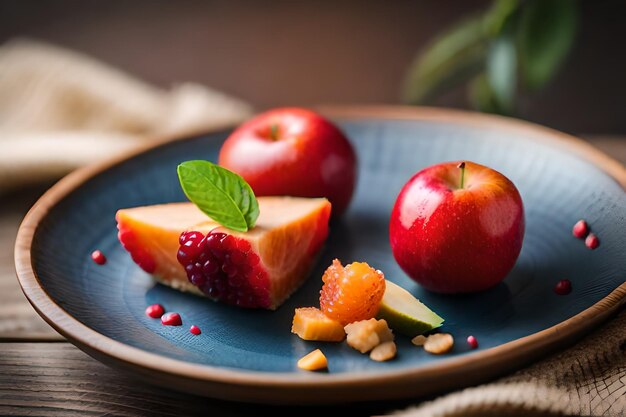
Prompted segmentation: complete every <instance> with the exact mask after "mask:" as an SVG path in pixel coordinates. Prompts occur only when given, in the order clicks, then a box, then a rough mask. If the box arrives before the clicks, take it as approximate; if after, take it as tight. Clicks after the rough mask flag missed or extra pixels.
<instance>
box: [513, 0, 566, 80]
mask: <svg viewBox="0 0 626 417" xmlns="http://www.w3.org/2000/svg"><path fill="white" fill-rule="evenodd" d="M577 26H578V2H577V1H574V0H529V1H527V2H526V3H525V4H524V6H523V7H522V10H521V16H520V27H519V31H518V43H519V56H520V64H521V69H522V79H523V80H524V83H525V85H526V86H527V87H528V88H529V89H531V90H537V89H539V88H541V87H543V86H544V85H545V84H546V83H547V82H548V81H549V80H550V79H551V78H552V76H553V75H554V74H555V73H556V71H557V69H558V67H559V66H560V65H561V63H562V62H563V60H564V59H565V57H566V56H567V53H568V52H569V50H570V49H571V47H572V45H573V43H574V37H575V35H576V29H577Z"/></svg>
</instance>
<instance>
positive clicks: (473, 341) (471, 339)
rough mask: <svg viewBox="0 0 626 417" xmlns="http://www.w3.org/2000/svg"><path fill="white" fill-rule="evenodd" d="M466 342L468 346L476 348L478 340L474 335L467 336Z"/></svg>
mask: <svg viewBox="0 0 626 417" xmlns="http://www.w3.org/2000/svg"><path fill="white" fill-rule="evenodd" d="M467 344H468V345H469V347H470V348H472V349H476V348H477V347H478V340H476V338H475V337H474V336H467Z"/></svg>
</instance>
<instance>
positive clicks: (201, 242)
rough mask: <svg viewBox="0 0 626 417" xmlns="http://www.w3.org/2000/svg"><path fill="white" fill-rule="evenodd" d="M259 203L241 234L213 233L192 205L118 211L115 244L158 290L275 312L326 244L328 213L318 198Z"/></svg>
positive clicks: (267, 199)
mask: <svg viewBox="0 0 626 417" xmlns="http://www.w3.org/2000/svg"><path fill="white" fill-rule="evenodd" d="M258 202H259V210H260V215H259V218H258V219H257V222H256V226H255V227H254V228H253V229H251V230H249V231H248V232H236V231H233V230H229V229H227V228H225V227H222V226H220V225H219V224H218V223H216V222H214V221H213V220H212V219H211V218H209V217H207V215H206V214H204V213H202V212H201V211H200V210H199V209H198V208H197V207H196V206H195V205H194V204H192V203H171V204H161V205H154V206H145V207H136V208H129V209H122V210H119V211H118V212H117V215H116V219H117V222H118V229H119V234H118V237H119V239H120V242H121V243H122V245H123V246H124V248H126V250H127V251H128V252H130V254H131V256H132V258H133V260H134V261H135V262H136V263H137V264H139V266H141V267H142V268H143V269H144V270H145V271H146V272H148V273H151V274H153V276H154V278H155V279H157V280H158V281H160V282H161V283H163V284H165V285H169V286H171V287H173V288H177V289H180V290H183V291H190V292H194V293H196V294H200V295H205V296H207V297H209V298H212V299H213V300H216V301H222V302H226V303H229V304H235V305H239V306H243V307H259V308H267V309H275V308H277V307H278V306H279V305H280V304H281V303H282V302H284V301H285V300H286V299H287V298H288V297H289V296H290V295H291V293H292V292H293V291H295V290H296V289H297V288H298V287H299V286H300V285H301V284H302V283H303V281H304V280H305V279H306V278H307V276H308V273H309V270H310V268H311V266H312V265H313V262H314V261H315V258H316V255H317V253H318V252H319V250H320V248H321V247H322V244H323V243H324V241H325V239H326V237H327V236H328V219H329V217H330V211H331V207H330V203H329V202H328V200H326V199H324V198H295V197H259V198H258ZM183 232H186V233H185V234H184V235H183ZM181 263H182V264H183V265H185V267H183V266H182V265H181ZM185 268H187V270H186V269H185Z"/></svg>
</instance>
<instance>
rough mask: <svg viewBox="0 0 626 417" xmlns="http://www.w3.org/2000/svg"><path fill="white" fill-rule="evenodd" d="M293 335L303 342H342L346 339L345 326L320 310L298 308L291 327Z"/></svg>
mask: <svg viewBox="0 0 626 417" xmlns="http://www.w3.org/2000/svg"><path fill="white" fill-rule="evenodd" d="M291 333H295V334H297V335H298V336H300V338H301V339H303V340H317V341H320V342H341V341H342V340H343V339H345V337H346V332H345V331H344V330H343V325H342V324H341V323H339V322H338V321H336V320H333V319H331V318H329V317H326V315H325V314H324V313H322V311H321V310H320V309H319V308H315V307H302V308H296V311H295V313H294V316H293V323H292V325H291Z"/></svg>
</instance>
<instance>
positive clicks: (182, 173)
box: [177, 161, 259, 232]
mask: <svg viewBox="0 0 626 417" xmlns="http://www.w3.org/2000/svg"><path fill="white" fill-rule="evenodd" d="M177 171H178V179H179V180H180V185H181V187H182V188H183V191H184V192H185V195H186V196H187V198H188V199H189V200H190V201H191V202H192V203H194V204H195V205H196V206H198V208H199V209H200V210H202V211H203V212H204V213H206V214H207V215H208V216H209V217H211V218H212V219H213V220H215V221H216V222H218V223H220V224H221V225H222V226H225V227H228V228H229V229H233V230H237V231H239V232H246V231H248V229H251V228H253V227H254V224H255V222H256V219H257V218H258V217H259V204H258V202H257V199H256V197H255V196H254V192H253V191H252V188H250V185H248V183H247V182H246V181H244V179H243V178H241V177H240V176H239V175H237V174H235V173H234V172H231V171H229V170H227V169H225V168H222V167H220V166H218V165H215V164H213V163H211V162H209V161H187V162H183V163H182V164H180V165H178V169H177Z"/></svg>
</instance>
